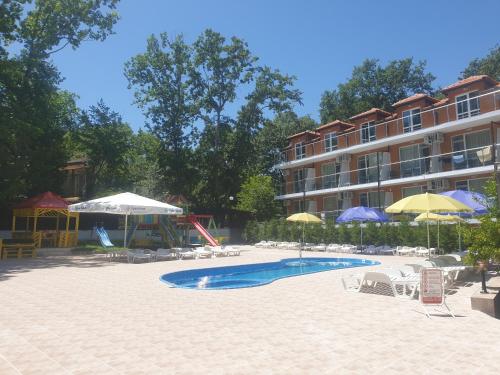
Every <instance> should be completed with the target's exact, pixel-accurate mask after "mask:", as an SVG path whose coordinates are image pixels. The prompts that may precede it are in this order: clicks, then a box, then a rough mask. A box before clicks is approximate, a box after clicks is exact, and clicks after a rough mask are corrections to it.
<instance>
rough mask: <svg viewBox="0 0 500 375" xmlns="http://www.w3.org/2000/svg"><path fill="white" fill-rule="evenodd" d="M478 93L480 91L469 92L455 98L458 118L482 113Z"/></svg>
mask: <svg viewBox="0 0 500 375" xmlns="http://www.w3.org/2000/svg"><path fill="white" fill-rule="evenodd" d="M478 94H479V92H478V91H475V92H469V93H467V94H463V95H459V96H457V97H456V98H455V102H456V103H457V118H459V119H461V118H467V117H471V116H476V115H478V114H479V113H480V110H479V98H478V97H477V96H478Z"/></svg>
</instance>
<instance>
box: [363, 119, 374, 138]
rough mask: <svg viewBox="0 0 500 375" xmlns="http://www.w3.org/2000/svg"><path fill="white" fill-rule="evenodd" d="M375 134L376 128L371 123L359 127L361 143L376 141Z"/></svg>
mask: <svg viewBox="0 0 500 375" xmlns="http://www.w3.org/2000/svg"><path fill="white" fill-rule="evenodd" d="M375 132H376V128H375V123H374V122H373V121H372V122H367V123H366V124H363V125H361V143H367V142H372V141H374V140H376V139H377V137H376V134H375Z"/></svg>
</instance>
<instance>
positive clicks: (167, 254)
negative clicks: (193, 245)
mask: <svg viewBox="0 0 500 375" xmlns="http://www.w3.org/2000/svg"><path fill="white" fill-rule="evenodd" d="M162 259H167V260H170V259H177V254H176V252H175V251H173V250H171V249H158V250H156V252H155V253H154V254H153V260H155V261H157V260H162Z"/></svg>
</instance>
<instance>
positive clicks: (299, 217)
mask: <svg viewBox="0 0 500 375" xmlns="http://www.w3.org/2000/svg"><path fill="white" fill-rule="evenodd" d="M286 220H287V221H295V222H300V223H321V219H320V218H318V217H317V216H314V215H312V214H308V213H307V212H301V213H298V214H293V215H291V216H288V217H287V218H286Z"/></svg>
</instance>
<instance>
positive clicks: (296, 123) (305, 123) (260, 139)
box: [255, 111, 318, 174]
mask: <svg viewBox="0 0 500 375" xmlns="http://www.w3.org/2000/svg"><path fill="white" fill-rule="evenodd" d="M317 126H318V124H317V123H316V122H315V121H314V120H313V119H312V118H310V117H309V116H303V117H299V116H297V114H295V113H294V112H291V111H287V112H282V113H279V114H278V115H277V116H276V117H275V118H274V119H273V120H266V121H264V126H263V128H262V129H261V130H260V131H259V132H258V134H256V135H255V160H256V161H257V163H258V170H259V171H261V173H266V174H270V173H271V174H273V173H276V172H277V171H275V170H274V169H273V166H274V165H275V164H276V163H277V162H278V161H279V160H280V159H279V158H280V155H281V151H282V150H283V148H284V147H286V146H287V144H288V139H287V138H288V137H289V136H291V135H293V134H296V133H300V132H303V131H305V130H313V129H314V128H316V127H317Z"/></svg>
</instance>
